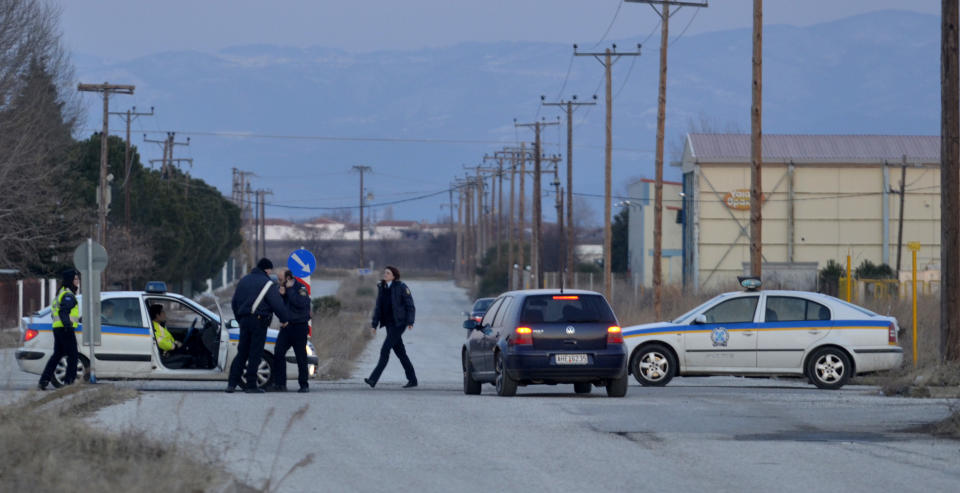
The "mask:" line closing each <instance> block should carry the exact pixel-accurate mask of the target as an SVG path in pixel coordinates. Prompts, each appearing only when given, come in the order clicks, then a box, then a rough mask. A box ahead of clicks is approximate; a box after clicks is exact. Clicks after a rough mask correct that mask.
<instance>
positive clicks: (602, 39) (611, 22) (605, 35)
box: [558, 0, 623, 97]
mask: <svg viewBox="0 0 960 493" xmlns="http://www.w3.org/2000/svg"><path fill="white" fill-rule="evenodd" d="M621 7H623V2H622V1H621V0H617V10H615V11H614V12H613V19H610V25H608V26H607V30H606V31H604V33H603V36H600V41H597V44H595V45H593V48H590V49H591V50H593V49H596V48H597V46H600V43H603V41H604V40H605V39H607V35H608V34H610V30H611V29H613V25H614V24H615V23H616V22H617V16H619V15H620V8H621ZM558 97H559V96H558Z"/></svg>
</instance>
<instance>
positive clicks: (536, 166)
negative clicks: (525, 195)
mask: <svg viewBox="0 0 960 493" xmlns="http://www.w3.org/2000/svg"><path fill="white" fill-rule="evenodd" d="M550 125H560V122H544V121H539V122H533V123H514V126H516V127H532V128H533V130H534V134H535V140H534V143H533V238H532V239H531V242H530V243H531V245H530V266H531V271H532V272H533V276H534V279H535V283H536V284H535V285H536V287H537V288H543V261H542V259H543V252H542V248H543V212H542V209H541V201H540V197H541V195H542V190H541V187H540V173H541V171H542V170H541V154H540V153H541V149H542V146H541V144H540V131H541V130H542V129H543V128H544V127H548V126H550Z"/></svg>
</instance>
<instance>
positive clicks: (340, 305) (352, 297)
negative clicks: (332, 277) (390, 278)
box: [312, 276, 376, 380]
mask: <svg viewBox="0 0 960 493" xmlns="http://www.w3.org/2000/svg"><path fill="white" fill-rule="evenodd" d="M375 285H376V280H375V279H373V278H372V277H369V276H368V277H356V276H354V277H347V278H343V279H341V280H340V287H339V289H338V290H337V294H336V295H335V296H333V299H330V297H324V298H318V300H315V302H314V312H313V337H312V341H313V347H314V349H315V350H316V352H317V358H318V360H319V362H320V364H319V368H318V369H317V378H319V379H320V380H340V379H344V378H348V377H350V375H351V373H352V372H353V368H354V365H355V364H356V361H357V358H359V357H360V355H361V354H363V350H364V349H365V348H366V347H367V343H369V342H370V341H371V340H373V331H371V330H370V313H371V312H372V311H373V305H374V303H375V302H376V287H375Z"/></svg>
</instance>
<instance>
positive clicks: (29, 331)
mask: <svg viewBox="0 0 960 493" xmlns="http://www.w3.org/2000/svg"><path fill="white" fill-rule="evenodd" d="M38 334H40V332H38V331H37V330H36V329H27V330H26V332H24V333H23V342H27V341H29V340H30V339H33V338H34V337H37V335H38Z"/></svg>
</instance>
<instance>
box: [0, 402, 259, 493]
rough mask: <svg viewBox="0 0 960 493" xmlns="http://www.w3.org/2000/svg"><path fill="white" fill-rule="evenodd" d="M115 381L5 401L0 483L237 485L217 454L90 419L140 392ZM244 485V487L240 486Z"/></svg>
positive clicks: (70, 487) (0, 420) (52, 486)
mask: <svg viewBox="0 0 960 493" xmlns="http://www.w3.org/2000/svg"><path fill="white" fill-rule="evenodd" d="M137 395H138V394H137V392H136V391H134V390H130V389H119V388H117V387H115V386H113V385H109V384H98V385H83V384H78V385H74V386H70V387H67V388H64V389H59V390H56V391H48V392H31V393H30V394H28V395H27V396H26V397H24V398H23V399H22V400H20V401H19V402H16V403H14V404H10V405H6V406H0V443H3V447H0V484H3V485H4V490H7V491H76V490H78V489H83V490H87V491H143V492H154V491H155V492H163V493H168V492H171V491H208V490H229V488H230V487H232V488H233V490H234V491H237V490H238V488H237V486H235V485H234V483H235V482H234V481H233V479H232V478H231V477H230V476H229V475H228V474H227V473H225V472H224V471H223V468H222V467H220V466H219V465H218V464H217V463H216V462H215V461H214V460H212V459H205V458H197V457H196V456H195V455H194V454H193V453H192V451H188V450H182V449H181V448H179V447H177V446H174V445H168V444H164V443H160V442H158V441H155V440H152V439H150V438H148V437H147V436H146V435H145V434H144V433H142V432H137V431H133V430H111V431H105V430H102V429H99V428H97V427H94V426H91V425H89V424H87V423H86V422H85V421H84V419H83V418H84V417H85V416H88V415H90V414H92V413H93V412H95V411H96V410H98V409H100V408H102V407H106V406H110V405H112V404H116V403H119V402H122V401H125V400H128V399H133V398H136V397H137ZM240 489H242V488H240Z"/></svg>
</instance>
